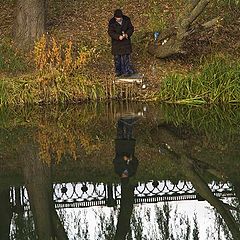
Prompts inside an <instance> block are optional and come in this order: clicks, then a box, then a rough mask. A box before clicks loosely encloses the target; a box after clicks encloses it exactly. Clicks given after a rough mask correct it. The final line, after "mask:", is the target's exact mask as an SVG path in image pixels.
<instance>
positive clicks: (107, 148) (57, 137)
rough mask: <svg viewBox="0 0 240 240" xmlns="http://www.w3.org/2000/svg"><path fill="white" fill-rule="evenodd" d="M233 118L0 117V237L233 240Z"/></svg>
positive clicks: (237, 163) (150, 110)
mask: <svg viewBox="0 0 240 240" xmlns="http://www.w3.org/2000/svg"><path fill="white" fill-rule="evenodd" d="M239 120H240V111H239V109H238V108H237V107H234V108H233V107H232V108H229V107H225V108H217V107H212V108H199V107H198V108H197V107H174V106H167V105H158V104H142V103H104V104H84V105H79V106H67V107H66V106H65V107H62V106H47V107H32V108H31V107H29V108H27V109H26V108H17V109H1V110H0V217H1V219H0V240H4V239H41V240H48V239H60V240H61V239H89V240H105V239H106V240H110V239H119V240H120V239H137V240H142V239H143V240H168V239H169V240H170V239H171V240H187V239H194V240H197V239H200V240H207V239H210V240H215V239H216V240H219V239H226V240H230V239H234V240H240V204H239V203H240V174H239V173H240V148H239V140H240V132H239V130H240V126H239V122H240V121H239Z"/></svg>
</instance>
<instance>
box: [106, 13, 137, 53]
mask: <svg viewBox="0 0 240 240" xmlns="http://www.w3.org/2000/svg"><path fill="white" fill-rule="evenodd" d="M122 32H124V33H126V34H127V35H128V39H126V38H124V39H123V40H119V36H120V35H122ZM133 32H134V27H133V25H132V23H131V20H130V18H129V17H127V16H123V22H122V25H120V24H119V23H118V22H117V21H116V20H115V18H114V17H113V18H112V19H111V20H110V21H109V24H108V34H109V36H110V37H111V38H112V54H113V55H125V54H130V53H131V52H132V44H131V39H130V38H131V36H132V34H133Z"/></svg>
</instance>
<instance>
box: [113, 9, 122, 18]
mask: <svg viewBox="0 0 240 240" xmlns="http://www.w3.org/2000/svg"><path fill="white" fill-rule="evenodd" d="M114 17H117V18H121V17H123V12H122V10H121V9H116V10H115V11H114Z"/></svg>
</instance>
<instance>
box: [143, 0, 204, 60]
mask: <svg viewBox="0 0 240 240" xmlns="http://www.w3.org/2000/svg"><path fill="white" fill-rule="evenodd" d="M208 3H209V0H194V1H191V3H189V5H188V7H187V8H186V9H187V10H186V11H185V12H184V14H183V15H182V16H180V17H179V18H178V20H177V23H176V25H175V26H174V27H172V28H170V29H167V30H165V31H163V32H162V33H160V36H159V38H158V39H157V40H156V41H151V42H150V43H149V45H148V52H149V53H150V54H151V55H154V56H155V57H157V58H166V57H170V56H172V55H175V54H178V53H183V52H184V50H183V44H184V41H185V38H186V37H187V36H188V35H189V34H190V33H191V32H192V24H193V22H194V21H195V20H196V19H197V18H198V17H199V15H201V13H202V12H203V11H204V10H205V8H206V6H207V5H208Z"/></svg>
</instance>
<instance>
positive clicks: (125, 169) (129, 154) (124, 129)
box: [113, 116, 138, 181]
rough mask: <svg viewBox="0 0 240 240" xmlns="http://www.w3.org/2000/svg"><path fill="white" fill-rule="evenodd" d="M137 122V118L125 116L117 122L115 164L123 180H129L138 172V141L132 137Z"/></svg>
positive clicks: (116, 170)
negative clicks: (136, 149)
mask: <svg viewBox="0 0 240 240" xmlns="http://www.w3.org/2000/svg"><path fill="white" fill-rule="evenodd" d="M136 121H137V117H134V116H123V117H121V118H119V119H118V122H117V138H116V139H115V153H116V156H115V158H114V160H113V163H114V169H115V172H116V173H117V174H118V175H119V177H120V178H121V179H128V178H129V177H131V176H133V175H134V174H135V173H136V171H137V167H138V159H137V158H136V157H135V144H136V139H134V138H133V137H132V132H133V125H134V124H135V123H136ZM125 181H126V180H125Z"/></svg>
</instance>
